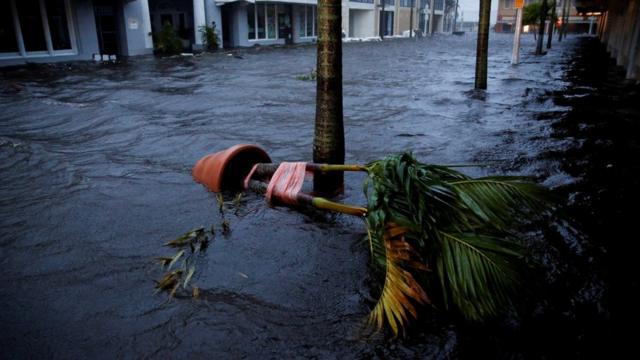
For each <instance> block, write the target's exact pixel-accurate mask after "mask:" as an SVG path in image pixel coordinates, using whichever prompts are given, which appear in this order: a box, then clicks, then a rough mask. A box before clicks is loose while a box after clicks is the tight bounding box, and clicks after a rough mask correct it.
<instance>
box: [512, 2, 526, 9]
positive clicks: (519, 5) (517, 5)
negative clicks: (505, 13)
mask: <svg viewBox="0 0 640 360" xmlns="http://www.w3.org/2000/svg"><path fill="white" fill-rule="evenodd" d="M523 5H524V0H516V4H515V6H514V8H516V9H522V6H523Z"/></svg>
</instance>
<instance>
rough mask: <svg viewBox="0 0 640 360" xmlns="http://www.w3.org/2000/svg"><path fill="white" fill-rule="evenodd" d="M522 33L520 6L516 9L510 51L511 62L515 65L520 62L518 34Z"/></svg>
mask: <svg viewBox="0 0 640 360" xmlns="http://www.w3.org/2000/svg"><path fill="white" fill-rule="evenodd" d="M521 34H522V8H518V9H516V30H515V33H514V36H513V51H512V53H511V64H512V65H517V64H518V63H519V62H520V35H521Z"/></svg>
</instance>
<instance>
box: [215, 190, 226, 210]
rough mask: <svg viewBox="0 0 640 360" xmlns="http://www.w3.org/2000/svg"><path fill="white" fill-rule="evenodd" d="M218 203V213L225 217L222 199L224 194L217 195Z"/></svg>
mask: <svg viewBox="0 0 640 360" xmlns="http://www.w3.org/2000/svg"><path fill="white" fill-rule="evenodd" d="M216 202H217V203H218V212H220V214H222V215H224V198H223V197H222V194H220V193H217V194H216Z"/></svg>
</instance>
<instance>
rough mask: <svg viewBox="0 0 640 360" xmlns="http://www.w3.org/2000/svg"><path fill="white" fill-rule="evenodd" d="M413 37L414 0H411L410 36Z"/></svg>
mask: <svg viewBox="0 0 640 360" xmlns="http://www.w3.org/2000/svg"><path fill="white" fill-rule="evenodd" d="M398 22H399V21H398ZM412 37H413V0H411V12H410V13H409V38H412Z"/></svg>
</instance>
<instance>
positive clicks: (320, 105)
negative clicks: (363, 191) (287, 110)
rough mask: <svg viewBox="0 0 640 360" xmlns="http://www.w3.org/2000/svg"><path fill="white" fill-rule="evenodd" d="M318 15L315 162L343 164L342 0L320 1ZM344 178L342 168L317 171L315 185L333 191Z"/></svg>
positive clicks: (325, 190) (317, 188)
mask: <svg viewBox="0 0 640 360" xmlns="http://www.w3.org/2000/svg"><path fill="white" fill-rule="evenodd" d="M383 1H384V0H383ZM317 14H318V15H317V16H318V20H317V23H318V45H317V49H318V55H317V65H316V69H317V74H318V75H317V82H316V119H315V136H314V139H313V161H314V162H316V163H329V164H344V125H343V119H342V31H341V30H342V1H341V0H319V1H318V12H317ZM343 181H344V177H343V173H342V172H340V171H333V172H327V173H321V172H318V173H316V174H315V175H314V177H313V188H314V190H315V191H316V192H318V193H320V194H333V193H336V192H338V191H339V190H340V189H341V188H342V187H343Z"/></svg>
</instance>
